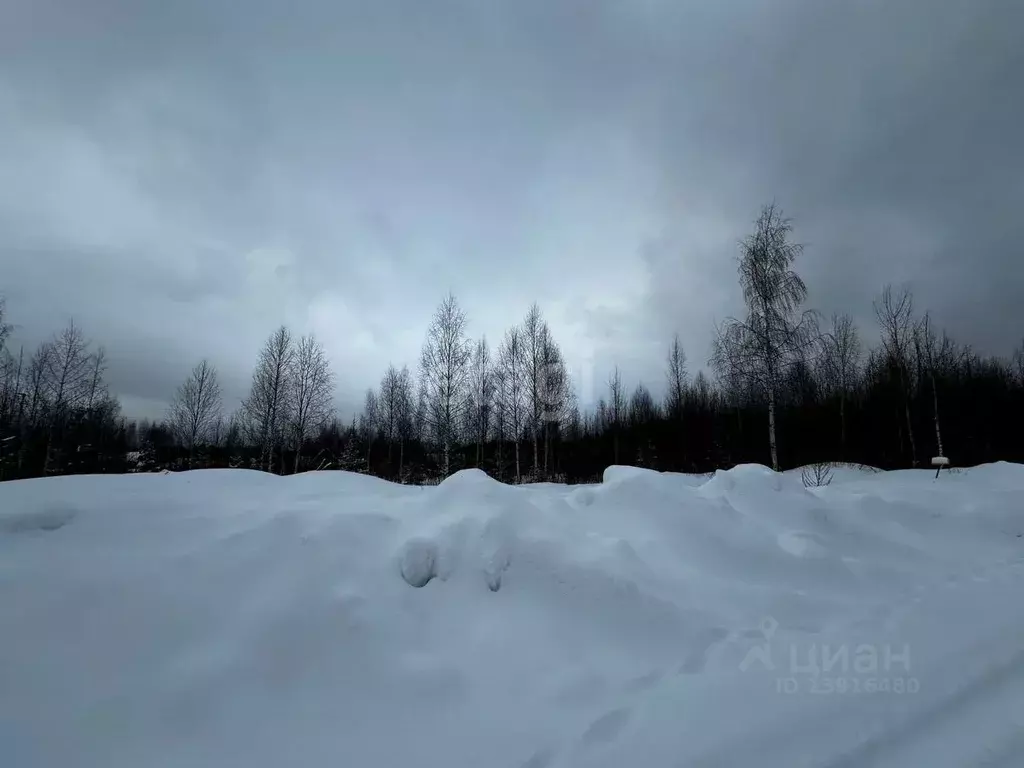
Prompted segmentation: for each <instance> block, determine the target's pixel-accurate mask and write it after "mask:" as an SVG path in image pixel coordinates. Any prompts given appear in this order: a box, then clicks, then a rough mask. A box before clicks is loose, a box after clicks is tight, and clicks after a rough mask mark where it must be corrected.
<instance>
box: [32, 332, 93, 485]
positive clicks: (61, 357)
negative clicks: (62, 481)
mask: <svg viewBox="0 0 1024 768" xmlns="http://www.w3.org/2000/svg"><path fill="white" fill-rule="evenodd" d="M45 362H46V370H45V373H44V376H45V379H44V381H45V382H46V386H47V389H48V400H49V407H50V419H49V430H48V432H47V441H46V442H47V445H46V457H45V459H44V465H43V471H44V473H45V472H48V471H49V470H50V469H51V467H52V465H53V463H54V459H55V458H56V459H57V463H58V464H59V461H60V457H54V455H53V447H54V440H55V439H56V438H57V437H58V436H59V433H60V430H61V429H62V427H63V426H64V424H65V422H66V421H67V420H68V418H69V416H70V415H71V412H72V411H73V410H74V409H75V408H77V407H79V406H81V405H82V403H83V401H84V399H85V398H86V397H87V396H88V382H89V373H90V363H91V357H90V355H89V342H88V341H87V340H86V338H85V336H84V335H83V334H82V331H81V329H79V328H78V326H76V325H75V323H74V321H73V320H72V321H71V322H69V323H68V325H67V327H65V328H64V330H62V331H61V332H60V333H58V334H57V335H56V336H55V337H54V339H53V341H52V342H51V343H50V347H49V353H48V354H47V356H46V359H45Z"/></svg>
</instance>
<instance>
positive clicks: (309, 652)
mask: <svg viewBox="0 0 1024 768" xmlns="http://www.w3.org/2000/svg"><path fill="white" fill-rule="evenodd" d="M1022 534H1024V467H1022V466H1018V465H1010V464H996V465H989V466H984V467H978V468H975V469H971V470H968V471H964V472H962V473H960V474H946V473H943V475H942V476H941V477H940V478H938V479H937V480H936V479H935V478H934V477H933V474H932V473H930V472H927V471H921V472H890V473H868V472H864V471H859V470H856V469H837V470H836V471H835V472H834V479H833V482H832V484H831V485H829V486H827V487H823V488H814V489H810V490H808V489H805V488H804V487H803V484H802V483H801V481H800V473H799V472H796V473H785V474H782V475H777V474H774V473H772V472H770V471H769V470H767V469H765V468H763V467H759V466H741V467H737V468H735V469H733V470H730V471H727V472H720V473H718V474H717V475H716V476H714V477H713V478H711V479H707V478H704V477H697V476H687V475H674V474H657V473H653V472H648V471H643V470H637V469H629V468H625V467H612V468H610V469H609V470H608V471H607V473H606V476H605V482H604V483H602V484H601V485H595V486H584V487H562V486H556V485H538V486H523V487H509V486H503V485H500V484H498V483H496V482H494V481H492V480H490V479H489V478H488V477H486V476H485V475H484V474H482V473H480V472H477V471H466V472H461V473H459V474H457V475H455V476H453V477H451V478H449V479H448V480H446V481H445V482H443V483H442V484H441V485H440V486H437V487H433V488H418V487H403V486H397V485H392V484H388V483H385V482H383V481H379V480H375V479H373V478H368V477H364V476H359V475H351V474H345V473H334V472H332V473H314V474H307V475H300V476H295V477H284V478H281V477H275V476H269V475H264V474H259V473H255V472H246V471H241V470H223V471H216V470H215V471H203V472H193V473H182V474H171V475H132V476H125V477H63V478H55V479H46V480H31V481H22V482H13V483H5V484H0V616H2V623H0V765H3V766H11V768H35V767H36V766H40V767H41V766H47V767H48V768H55V767H57V766H76V767H79V768H84V767H86V766H96V767H97V768H115V767H119V766H123V767H124V768H140V767H141V766H169V767H170V766H173V767H174V768H184V767H188V766H218V767H222V766H223V767H226V766H240V767H241V766H245V768H258V767H261V766H267V767H271V766H272V767H273V768H280V766H351V767H352V768H363V767H367V768H369V767H370V766H381V767H383V768H391V767H396V768H397V767H399V766H402V767H411V766H415V767H416V768H435V767H436V768H556V767H561V766H607V768H624V767H626V766H636V768H661V767H662V766H664V767H666V768H669V767H671V768H682V767H684V766H686V767H689V766H758V767H759V768H762V767H766V766H778V767H779V768H800V766H849V767H850V768H852V767H853V766H928V768H935V767H936V766H969V765H970V766H975V765H986V766H997V765H998V766H1007V767H1009V766H1021V765H1024V538H1022ZM413 585H415V586H413Z"/></svg>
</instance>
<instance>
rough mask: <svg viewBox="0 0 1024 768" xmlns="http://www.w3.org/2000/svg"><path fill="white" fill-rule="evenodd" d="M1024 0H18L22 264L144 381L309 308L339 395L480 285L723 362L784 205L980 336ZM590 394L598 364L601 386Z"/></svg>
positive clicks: (143, 384) (5, 50) (825, 265)
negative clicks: (439, 307) (746, 247)
mask: <svg viewBox="0 0 1024 768" xmlns="http://www.w3.org/2000/svg"><path fill="white" fill-rule="evenodd" d="M1022 28H1024V5H1022V4H1021V3H1018V2H1013V1H1012V0H1003V1H1000V0H978V1H977V2H954V0H938V1H936V0H898V1H897V2H891V1H888V2H881V1H879V0H859V1H858V2H832V1H830V0H826V1H822V0H773V2H762V1H761V0H756V1H755V0H728V1H723V2H717V3H709V2H690V1H688V0H643V1H641V0H637V1H636V2H618V1H614V0H585V1H584V0H560V1H557V2H551V0H543V1H542V0H519V1H518V2H480V1H479V0H434V1H433V2H429V3H428V2H414V0H403V1H399V0H383V1H379V2H372V3H371V2H333V1H332V2H328V1H327V0H315V1H309V2H291V3H283V2H269V0H256V1H255V2H249V3H236V2H233V0H232V1H231V2H228V1H227V0H204V1H203V2H200V1H199V0H178V1H177V2H156V0H142V1H136V2H127V1H123V2H122V1H117V0H86V1H85V2H80V1H79V0H0V261H2V265H3V266H2V271H0V293H3V294H5V295H6V296H7V297H8V304H9V310H10V313H11V316H12V320H14V321H15V322H17V323H18V324H19V326H20V327H19V329H18V337H19V338H20V339H21V340H22V341H23V342H24V343H26V344H27V345H33V344H35V343H37V342H38V341H39V340H41V339H42V338H44V337H46V336H47V335H49V333H51V332H52V331H53V330H55V329H56V328H57V327H59V326H60V325H62V324H63V323H64V322H65V321H66V320H67V319H68V318H69V317H74V318H75V320H76V322H78V323H79V324H80V325H81V326H83V327H84V328H85V329H86V331H87V332H88V333H89V335H90V336H91V337H93V338H94V339H96V340H97V341H98V342H102V343H103V344H104V345H105V347H106V348H107V351H108V355H109V356H110V360H111V365H110V379H111V383H112V386H113V387H114V389H115V390H116V391H118V392H119V394H121V396H122V399H123V401H124V403H125V405H126V410H129V411H134V412H136V413H145V414H146V415H153V414H155V413H158V412H159V410H160V409H161V408H162V407H163V404H164V403H165V402H166V400H167V399H168V398H169V397H170V395H171V393H172V391H173V389H174V387H175V386H176V384H177V382H178V381H179V380H180V379H181V378H182V377H183V376H184V375H185V374H186V373H187V371H188V369H189V368H190V367H191V365H192V364H193V363H194V362H195V361H196V360H198V359H199V358H200V357H204V356H206V357H209V358H210V359H211V360H213V361H214V362H215V363H216V364H217V366H218V367H219V369H220V371H221V374H222V377H223V378H224V380H225V390H226V393H227V394H228V396H229V397H230V398H234V399H237V398H239V397H241V396H242V395H243V394H244V391H245V388H246V384H247V379H248V376H249V373H250V371H251V367H252V365H253V363H254V360H255V356H256V353H257V351H258V349H259V347H260V345H261V343H262V341H263V340H264V339H265V338H266V336H267V335H268V334H269V333H270V331H271V330H272V329H273V328H274V327H275V326H276V325H278V324H280V323H282V322H284V323H287V324H289V325H290V326H291V327H292V328H293V330H295V331H296V332H300V333H302V332H309V331H314V332H316V333H317V335H318V336H320V338H321V339H322V340H323V341H324V342H325V345H326V346H327V349H328V351H329V353H330V355H331V358H332V362H333V365H334V367H335V369H336V370H337V372H338V374H339V393H338V398H339V405H340V406H341V407H342V409H343V411H347V412H348V413H351V409H352V408H354V407H356V406H357V404H358V402H359V400H360V392H361V391H362V390H363V389H364V388H365V387H367V386H369V385H372V384H374V383H376V381H377V380H378V379H379V376H380V374H381V373H382V372H383V370H384V368H385V367H386V366H387V364H388V363H389V362H395V363H396V364H402V363H409V364H410V365H411V366H412V365H414V364H415V362H416V360H417V358H418V351H419V347H420V344H421V343H422V339H423V334H424V331H425V328H426V324H427V322H428V321H429V317H430V315H431V313H432V311H433V309H434V307H435V306H436V304H437V303H438V301H439V300H440V298H441V297H442V296H443V295H444V293H446V292H447V291H448V290H452V291H454V292H455V293H456V295H457V296H458V297H459V299H460V301H461V303H462V304H463V306H464V307H465V309H466V310H467V313H468V315H469V318H470V322H471V330H472V332H473V334H474V335H480V334H487V336H488V337H489V338H490V339H492V340H494V341H496V340H497V338H498V337H499V336H500V334H501V333H502V332H503V330H504V329H505V328H506V327H508V326H509V325H510V324H512V323H513V322H516V321H518V320H519V319H520V318H521V317H522V315H523V314H524V313H525V311H526V309H527V308H528V306H529V304H530V303H531V302H533V301H537V302H539V303H540V305H541V307H542V309H543V310H544V311H545V314H546V315H547V317H548V319H549V321H550V323H551V325H552V327H553V330H554V331H555V333H556V335H557V337H558V338H559V340H560V341H561V343H562V345H563V347H564V348H565V349H566V353H567V357H568V359H569V361H570V364H571V365H572V366H573V367H574V369H575V371H576V374H577V375H576V378H577V383H578V384H579V386H580V389H581V394H582V395H583V397H584V399H585V400H586V399H592V397H593V396H596V395H597V394H598V390H599V389H600V388H601V387H602V386H603V382H604V381H605V380H606V378H607V374H608V371H609V370H610V368H611V367H612V366H613V365H614V364H616V363H617V364H619V365H620V366H621V367H622V369H623V372H624V375H625V377H626V380H627V383H629V382H635V381H636V380H639V379H644V380H646V381H647V382H648V383H649V384H651V385H653V387H654V388H655V389H658V388H660V385H661V381H662V373H661V370H662V361H663V358H664V354H665V351H666V347H667V345H668V342H669V340H670V339H671V336H672V333H673V332H677V331H678V332H679V333H680V335H681V338H682V340H683V343H684V345H685V347H686V349H687V351H688V353H689V356H690V358H691V364H692V366H693V367H694V368H696V367H700V366H701V365H702V363H703V361H704V359H705V358H706V356H707V350H708V344H709V341H710V336H711V333H712V328H713V323H714V322H715V321H716V320H721V319H723V318H724V317H726V316H728V315H730V314H735V313H737V312H739V311H740V306H739V302H740V296H739V290H738V287H737V285H736V279H735V278H736V274H735V257H736V255H737V243H738V240H739V239H740V238H741V237H742V236H743V235H744V234H745V233H746V232H747V231H748V230H749V228H750V225H751V222H752V220H753V218H754V217H755V216H756V214H757V210H758V208H759V206H760V205H761V204H762V203H764V202H767V201H769V200H775V201H777V202H778V203H779V204H780V205H781V206H782V207H783V209H784V210H785V211H786V212H787V213H789V214H790V215H792V216H793V217H794V219H795V224H796V235H797V237H798V239H800V240H801V241H803V242H804V243H805V244H806V252H805V255H804V257H803V259H802V261H801V263H800V264H799V265H798V266H799V268H800V270H801V271H802V273H803V274H804V276H805V278H806V280H807V282H808V284H809V287H810V290H811V300H810V304H811V305H812V306H814V307H816V308H818V309H820V310H822V311H823V312H825V313H826V314H828V313H831V312H833V311H841V312H850V313H852V314H854V315H855V317H857V318H858V320H859V321H860V323H861V324H862V326H863V328H864V333H865V336H866V337H869V338H873V336H874V333H875V330H874V326H873V318H872V314H871V301H872V299H873V298H874V296H875V295H876V294H877V293H878V291H879V290H880V288H881V287H882V285H883V284H885V283H887V282H894V283H903V282H908V283H910V284H911V286H912V287H913V289H914V290H915V294H916V296H917V297H918V303H919V305H921V306H926V307H928V308H929V309H931V311H932V312H933V314H934V315H935V317H936V320H937V321H938V322H939V323H940V324H941V325H945V326H947V327H948V328H949V329H950V330H951V332H952V333H953V334H954V335H955V336H956V337H957V338H959V339H960V340H962V341H965V342H970V343H972V344H974V345H975V347H976V348H978V349H979V350H980V351H983V352H988V353H1002V354H1005V353H1008V352H1009V351H1010V349H1011V348H1012V347H1013V345H1014V344H1015V343H1017V342H1018V341H1019V340H1020V337H1021V335H1022V332H1024V331H1022V327H1024V322H1022V320H1024V302H1022V301H1021V296H1022V295H1024V269H1022V268H1021V264H1022V256H1021V246H1020V242H1021V240H1022V238H1021V236H1020V235H1021V225H1020V224H1019V221H1020V210H1021V208H1022V204H1024V175H1022V174H1021V168H1022V167H1024V163H1022V160H1024V151H1022V149H1021V146H1022V145H1021V142H1020V135H1019V134H1020V125H1021V124H1022V118H1024V99H1022V97H1021V95H1020V86H1019V80H1020V77H1021V76H1022V74H1024V54H1022V51H1024V46H1021V45H1020V40H1019V31H1020V29H1022ZM588 396H589V398H588Z"/></svg>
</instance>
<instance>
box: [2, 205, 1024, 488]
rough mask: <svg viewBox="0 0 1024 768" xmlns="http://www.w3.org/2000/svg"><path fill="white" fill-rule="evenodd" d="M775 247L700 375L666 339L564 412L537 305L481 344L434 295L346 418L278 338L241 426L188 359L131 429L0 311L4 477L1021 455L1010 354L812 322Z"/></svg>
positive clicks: (766, 222) (880, 462)
mask: <svg viewBox="0 0 1024 768" xmlns="http://www.w3.org/2000/svg"><path fill="white" fill-rule="evenodd" d="M792 232H793V229H792V223H791V222H790V220H788V219H786V218H784V217H783V215H782V213H781V211H779V210H778V209H777V208H776V207H775V206H774V205H770V206H766V207H765V208H764V209H763V210H762V212H761V215H760V217H759V218H758V220H757V222H756V224H755V227H754V231H753V233H752V234H751V235H750V236H749V237H748V238H746V239H745V240H743V241H742V244H741V254H740V258H739V264H738V272H739V282H740V285H741V288H742V290H743V298H744V308H745V313H744V314H743V315H742V316H741V317H737V318H729V319H728V320H726V321H725V322H724V323H722V324H721V325H720V326H719V327H718V328H717V329H716V334H715V340H714V342H713V344H712V349H711V352H710V356H709V358H708V361H707V362H708V368H709V371H710V374H705V373H704V372H703V371H700V372H698V373H697V374H696V375H695V376H692V377H691V376H690V374H689V371H688V366H687V358H686V354H685V352H684V350H683V348H682V345H681V343H680V341H679V337H678V335H677V336H676V337H675V338H674V339H672V340H671V341H670V342H669V343H668V344H667V345H666V353H665V371H664V381H662V382H658V383H657V387H656V388H657V390H658V391H659V392H661V391H663V392H664V395H663V396H655V395H654V394H653V392H652V389H651V388H649V387H648V386H647V385H646V384H644V383H639V384H637V385H636V386H635V387H634V388H633V389H632V390H631V391H627V390H626V388H625V385H624V384H623V378H622V373H621V371H620V370H619V369H618V368H617V367H615V368H614V369H613V370H611V371H609V372H608V374H607V379H606V382H605V385H604V392H603V395H602V396H601V397H600V398H599V400H598V402H597V403H596V404H595V405H594V406H593V407H591V408H581V407H580V404H579V403H578V402H577V399H576V388H575V386H574V382H573V381H572V380H571V376H570V371H569V369H568V367H567V365H566V362H565V358H564V356H563V354H562V351H561V349H560V347H559V345H558V343H557V341H556V339H555V338H554V336H553V334H552V332H551V330H550V328H549V326H548V324H547V322H546V321H545V319H544V316H543V313H542V312H541V309H540V307H538V306H537V305H533V306H532V307H530V308H529V309H528V311H527V312H526V314H525V316H524V317H523V320H522V321H521V322H520V323H518V324H516V325H514V326H513V327H511V328H509V329H508V330H507V331H506V332H505V334H504V335H503V337H502V338H501V339H499V340H497V343H496V344H493V345H492V343H491V342H490V341H489V340H488V339H486V338H479V339H473V338H471V337H470V336H469V335H468V327H469V321H468V318H467V317H466V316H465V314H464V312H463V311H462V310H461V308H460V307H459V304H458V302H457V300H456V298H455V297H454V296H452V295H448V296H447V297H445V298H444V300H443V301H442V303H441V305H440V306H439V308H438V310H437V312H436V313H435V315H434V317H433V318H432V320H431V322H430V324H429V326H428V329H427V332H426V335H425V341H424V344H423V350H422V353H421V355H420V359H419V360H418V361H417V365H416V366H415V368H412V369H411V368H410V367H409V366H407V365H402V366H399V365H395V364H392V365H389V367H388V369H387V370H386V371H385V372H384V373H383V375H382V376H381V379H380V383H379V385H378V386H375V387H371V388H369V389H368V390H367V391H366V395H365V401H364V407H363V409H362V412H361V413H360V414H358V415H357V416H356V417H354V418H353V419H352V420H351V421H349V422H342V421H341V420H339V418H338V417H337V415H336V414H335V412H334V408H333V405H332V399H333V391H334V375H333V373H332V371H331V368H330V363H329V361H328V359H327V356H326V354H325V352H324V349H323V347H322V346H321V345H320V343H319V342H318V341H317V339H316V338H314V337H312V336H307V337H303V338H300V339H295V338H294V337H293V336H292V333H291V332H290V331H289V329H288V328H286V327H284V326H282V327H280V328H279V329H278V330H276V331H275V332H274V333H273V334H272V335H271V336H270V338H269V339H268V340H267V342H266V344H265V345H264V347H263V349H262V350H261V351H260V353H259V355H258V359H257V362H256V365H255V367H254V370H253V376H252V384H251V387H250V391H249V394H248V395H247V397H246V398H245V399H244V400H243V402H242V404H241V407H240V408H239V409H238V410H237V412H235V413H233V414H230V415H227V416H225V415H224V413H223V410H222V399H221V391H220V386H219V383H218V377H217V370H216V367H215V366H214V364H213V363H211V362H210V361H208V360H201V361H199V362H198V363H197V364H196V365H195V367H194V368H193V370H192V371H191V373H190V374H189V375H188V377H187V378H186V379H185V381H183V382H182V383H181V385H180V386H179V387H178V389H177V392H176V394H175V397H174V399H173V402H171V403H170V404H169V405H168V410H167V414H166V417H165V418H164V419H162V420H158V421H156V422H150V421H140V422H135V421H131V420H128V419H125V418H124V417H122V416H121V409H120V404H119V402H118V400H117V397H116V395H114V394H113V393H111V392H110V391H109V390H108V388H107V385H106V382H105V379H104V373H105V369H106V356H105V352H104V350H103V348H102V347H97V346H95V345H93V344H92V343H91V342H90V341H89V340H88V339H87V338H86V336H85V335H84V333H83V331H82V330H81V329H80V328H79V327H78V326H76V325H74V324H73V323H72V324H69V325H68V326H67V327H66V328H65V329H63V330H62V331H60V332H58V333H57V334H55V335H54V336H53V337H52V338H51V339H50V340H49V341H47V342H45V343H44V344H41V345H40V346H39V347H38V348H37V349H35V350H32V351H26V350H24V349H12V348H10V345H9V343H8V342H9V341H10V337H11V331H12V326H11V324H10V322H9V321H8V319H7V317H6V315H5V312H4V306H3V303H2V302H0V479H12V478H19V477H33V476H41V475H52V474H66V473H76V472H78V473H80V472H125V471H154V470H165V469H170V470H177V469H187V468H200V467H244V468H250V469H260V470H263V471H269V472H277V473H280V474H286V473H294V472H301V471H308V470H317V469H345V470H350V471H356V472H364V473H370V474H374V475H377V476H380V477H384V478H388V479H392V480H396V481H400V482H405V483H423V482H436V481H437V480H439V479H441V478H443V477H445V476H447V475H449V474H451V473H452V472H455V471H457V470H459V469H463V468H466V467H480V468H482V469H484V470H486V471H487V472H488V473H490V474H491V475H493V476H494V477H497V478H499V479H501V480H503V481H506V482H528V481H539V480H559V481H566V482H586V481H593V480H597V479H599V478H600V476H601V473H602V471H603V470H604V468H605V467H607V466H608V465H610V464H635V465H638V466H644V467H650V468H652V469H659V470H669V471H680V472H707V471H710V470H713V469H716V468H720V467H728V466H733V465H735V464H738V463H746V462H757V463H762V464H767V465H770V466H773V467H775V468H778V469H785V468H788V467H796V466H803V465H806V464H815V463H820V462H837V461H842V462H852V463H857V464H867V465H870V466H876V467H880V468H884V469H894V468H904V467H918V466H926V465H928V464H929V463H930V461H931V459H932V457H935V456H948V457H949V458H950V459H951V461H952V462H953V463H954V464H955V465H959V466H970V465H974V464H979V463H984V462H989V461H996V460H1009V461H1024V443H1022V441H1021V440H1020V437H1019V430H1018V428H1017V425H1019V424H1022V423H1024V344H1022V345H1021V347H1020V348H1018V349H1017V350H1016V351H1015V353H1014V354H1013V356H1012V357H1011V358H1010V359H1002V358H998V357H981V356H980V355H978V354H976V353H975V352H974V351H973V350H972V349H971V347H970V346H967V345H963V344H960V343H958V342H956V341H955V340H954V339H953V338H952V337H951V336H950V335H949V334H947V332H946V331H945V330H941V329H939V328H937V327H936V324H935V322H934V320H933V319H932V317H931V316H930V314H929V313H928V312H926V311H925V312H921V311H919V310H918V308H917V307H916V306H915V304H914V298H913V295H912V294H911V292H910V291H909V289H907V288H902V287H894V286H887V287H886V288H885V289H884V290H883V291H882V292H881V293H880V294H879V296H878V297H877V299H876V300H875V302H874V315H875V318H876V321H877V324H876V325H874V326H873V327H871V328H868V329H859V328H857V327H856V325H855V324H854V322H853V320H852V318H851V317H849V316H847V315H833V316H831V317H829V318H827V319H826V318H824V317H823V316H822V315H821V314H820V313H818V312H816V311H814V310H812V309H809V308H807V307H805V306H804V305H805V303H806V302H807V300H808V291H807V287H806V285H805V284H804V283H803V281H802V280H801V279H800V277H799V275H798V273H797V272H796V261H797V259H798V257H799V256H800V254H801V248H800V246H799V244H797V243H794V242H793V241H792V239H791V238H792ZM576 383H578V382H576Z"/></svg>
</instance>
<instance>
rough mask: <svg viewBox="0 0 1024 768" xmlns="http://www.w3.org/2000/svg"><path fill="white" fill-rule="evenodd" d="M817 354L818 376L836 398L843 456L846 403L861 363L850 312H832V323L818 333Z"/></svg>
mask: <svg viewBox="0 0 1024 768" xmlns="http://www.w3.org/2000/svg"><path fill="white" fill-rule="evenodd" d="M821 346H822V351H821V355H819V357H818V365H819V370H820V373H819V375H820V378H821V380H822V381H823V382H824V384H825V386H826V388H827V389H828V390H829V391H830V392H831V393H832V394H834V395H836V396H837V397H838V398H839V446H840V458H842V459H845V458H846V404H847V401H848V400H849V399H850V396H851V395H852V394H853V390H854V388H855V387H856V386H857V380H858V377H859V375H860V365H861V354H862V352H861V343H860V337H859V336H858V334H857V326H856V325H854V323H853V318H852V317H851V316H850V315H832V327H831V329H830V331H829V332H827V333H824V334H822V336H821Z"/></svg>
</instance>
